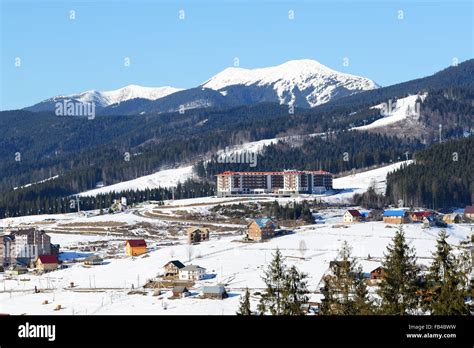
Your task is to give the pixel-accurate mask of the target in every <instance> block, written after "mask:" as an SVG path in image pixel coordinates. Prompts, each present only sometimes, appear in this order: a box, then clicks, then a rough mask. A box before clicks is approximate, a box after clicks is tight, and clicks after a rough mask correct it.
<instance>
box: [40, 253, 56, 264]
mask: <svg viewBox="0 0 474 348" xmlns="http://www.w3.org/2000/svg"><path fill="white" fill-rule="evenodd" d="M38 260H39V261H41V263H42V264H51V263H58V258H57V257H56V256H54V255H41V256H38Z"/></svg>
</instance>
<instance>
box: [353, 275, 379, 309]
mask: <svg viewBox="0 0 474 348" xmlns="http://www.w3.org/2000/svg"><path fill="white" fill-rule="evenodd" d="M354 288H355V291H354V298H353V314H355V315H371V314H374V313H375V307H374V304H373V301H372V300H370V298H369V291H368V290H367V285H366V283H365V279H364V277H363V273H362V270H361V269H359V272H358V275H357V277H355V279H354Z"/></svg>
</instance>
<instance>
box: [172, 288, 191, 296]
mask: <svg viewBox="0 0 474 348" xmlns="http://www.w3.org/2000/svg"><path fill="white" fill-rule="evenodd" d="M172 292H173V297H175V298H180V297H187V296H189V295H191V293H190V292H189V290H188V288H187V287H185V286H175V287H173V290H172Z"/></svg>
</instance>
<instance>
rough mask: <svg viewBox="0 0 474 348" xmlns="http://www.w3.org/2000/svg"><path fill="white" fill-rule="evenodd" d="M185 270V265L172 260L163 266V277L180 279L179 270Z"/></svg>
mask: <svg viewBox="0 0 474 348" xmlns="http://www.w3.org/2000/svg"><path fill="white" fill-rule="evenodd" d="M182 268H184V265H183V264H182V263H181V262H180V261H178V260H172V261H170V262H168V263H167V264H166V265H164V266H163V275H164V276H165V277H178V276H179V270H180V269H182Z"/></svg>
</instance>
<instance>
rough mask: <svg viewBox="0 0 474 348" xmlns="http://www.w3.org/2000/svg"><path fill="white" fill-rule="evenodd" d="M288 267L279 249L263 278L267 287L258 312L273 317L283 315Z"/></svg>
mask: <svg viewBox="0 0 474 348" xmlns="http://www.w3.org/2000/svg"><path fill="white" fill-rule="evenodd" d="M285 273H286V267H285V265H284V264H283V259H282V255H281V252H280V250H279V249H277V250H276V252H275V254H274V255H273V260H272V262H271V263H270V265H269V266H268V269H267V270H266V271H265V272H264V276H263V277H262V279H263V281H264V282H265V285H266V290H265V293H264V294H262V297H261V299H260V303H259V305H258V311H259V312H260V314H265V313H266V312H267V311H269V312H270V314H272V315H281V314H282V312H283V299H282V292H283V289H284V282H285Z"/></svg>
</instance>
